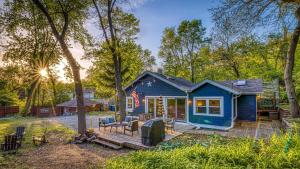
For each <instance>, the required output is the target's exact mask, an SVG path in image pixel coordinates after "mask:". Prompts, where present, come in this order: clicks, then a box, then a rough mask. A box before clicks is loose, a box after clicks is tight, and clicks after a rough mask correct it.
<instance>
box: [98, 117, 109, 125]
mask: <svg viewBox="0 0 300 169" xmlns="http://www.w3.org/2000/svg"><path fill="white" fill-rule="evenodd" d="M99 121H100V123H101V124H106V123H107V121H106V118H99Z"/></svg>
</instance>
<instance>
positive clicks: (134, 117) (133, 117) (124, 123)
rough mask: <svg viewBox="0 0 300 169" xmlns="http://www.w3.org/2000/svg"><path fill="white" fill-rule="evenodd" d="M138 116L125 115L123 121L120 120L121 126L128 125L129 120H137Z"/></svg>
mask: <svg viewBox="0 0 300 169" xmlns="http://www.w3.org/2000/svg"><path fill="white" fill-rule="evenodd" d="M138 119H139V118H138V117H136V116H126V117H125V119H124V121H122V125H123V126H128V125H129V123H130V122H131V121H134V120H138Z"/></svg>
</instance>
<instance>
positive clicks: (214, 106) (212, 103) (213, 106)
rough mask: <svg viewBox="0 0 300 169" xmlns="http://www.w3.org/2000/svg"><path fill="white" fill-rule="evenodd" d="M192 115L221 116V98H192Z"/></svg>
mask: <svg viewBox="0 0 300 169" xmlns="http://www.w3.org/2000/svg"><path fill="white" fill-rule="evenodd" d="M194 114H195V115H209V116H223V97H196V98H194Z"/></svg>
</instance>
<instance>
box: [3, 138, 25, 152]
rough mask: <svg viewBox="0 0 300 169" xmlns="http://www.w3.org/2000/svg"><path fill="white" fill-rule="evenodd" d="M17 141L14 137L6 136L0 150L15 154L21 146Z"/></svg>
mask: <svg viewBox="0 0 300 169" xmlns="http://www.w3.org/2000/svg"><path fill="white" fill-rule="evenodd" d="M17 140H18V138H17V136H16V135H6V136H5V138H4V143H2V144H1V150H2V151H3V152H5V153H16V152H17V150H18V148H19V147H20V146H21V145H20V144H19V143H18V141H17Z"/></svg>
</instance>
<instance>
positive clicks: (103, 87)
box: [87, 40, 155, 97]
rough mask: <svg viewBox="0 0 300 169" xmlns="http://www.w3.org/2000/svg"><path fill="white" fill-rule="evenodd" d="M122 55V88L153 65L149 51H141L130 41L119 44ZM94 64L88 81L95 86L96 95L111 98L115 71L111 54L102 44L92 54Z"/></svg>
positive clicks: (152, 57)
mask: <svg viewBox="0 0 300 169" xmlns="http://www.w3.org/2000/svg"><path fill="white" fill-rule="evenodd" d="M119 52H120V53H122V71H121V75H122V87H124V86H126V85H128V84H129V83H130V82H131V81H132V80H134V79H135V78H136V77H137V76H138V75H139V74H140V73H141V72H142V71H144V70H149V69H151V68H152V66H153V65H154V64H155V58H154V56H152V55H151V52H150V51H149V50H147V49H146V50H143V49H142V47H141V46H139V45H137V44H136V43H135V42H134V41H132V40H127V41H122V42H120V44H119ZM92 55H93V58H94V62H93V66H92V68H91V69H89V71H88V77H87V79H88V81H90V82H91V83H93V84H94V86H96V90H97V93H98V94H99V95H100V96H102V97H112V96H114V94H115V89H116V84H115V72H114V71H115V69H114V64H113V60H112V59H111V58H112V56H111V52H110V50H109V48H108V47H107V44H106V43H105V42H103V43H102V44H101V46H100V47H99V49H97V50H96V51H95V52H94V53H93V54H92Z"/></svg>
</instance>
